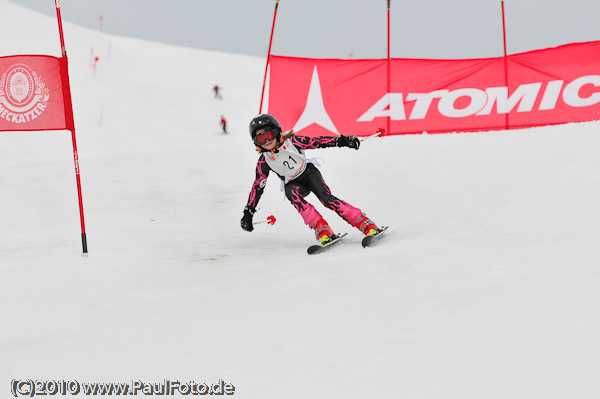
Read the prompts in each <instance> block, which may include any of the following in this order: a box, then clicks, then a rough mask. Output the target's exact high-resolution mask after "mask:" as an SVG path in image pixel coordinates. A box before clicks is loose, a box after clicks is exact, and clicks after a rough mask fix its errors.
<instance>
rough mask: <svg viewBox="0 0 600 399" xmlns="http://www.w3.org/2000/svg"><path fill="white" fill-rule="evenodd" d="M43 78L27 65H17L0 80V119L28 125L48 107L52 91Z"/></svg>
mask: <svg viewBox="0 0 600 399" xmlns="http://www.w3.org/2000/svg"><path fill="white" fill-rule="evenodd" d="M45 86H46V85H45V84H44V83H43V82H42V78H41V77H40V76H38V74H37V73H36V72H35V71H34V70H32V69H31V68H30V67H29V66H27V65H25V64H15V65H13V66H11V67H10V68H8V69H7V70H6V72H4V73H3V74H2V77H1V78H0V118H2V119H4V120H6V121H7V122H12V123H27V122H31V121H32V120H34V119H36V118H37V117H38V116H40V115H41V114H42V113H43V112H44V111H45V110H46V108H47V107H48V99H49V98H50V91H49V90H48V89H47V88H46V87H45Z"/></svg>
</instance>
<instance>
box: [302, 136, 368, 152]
mask: <svg viewBox="0 0 600 399" xmlns="http://www.w3.org/2000/svg"><path fill="white" fill-rule="evenodd" d="M291 140H292V143H293V144H294V145H295V146H296V147H298V148H299V149H301V150H312V149H315V148H326V147H350V148H355V149H357V150H358V147H360V140H359V139H358V137H356V136H338V137H327V136H318V137H308V136H292V138H291Z"/></svg>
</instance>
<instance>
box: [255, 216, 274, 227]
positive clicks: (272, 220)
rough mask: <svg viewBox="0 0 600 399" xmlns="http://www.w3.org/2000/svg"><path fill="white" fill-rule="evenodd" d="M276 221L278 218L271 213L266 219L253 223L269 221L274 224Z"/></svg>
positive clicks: (268, 222)
mask: <svg viewBox="0 0 600 399" xmlns="http://www.w3.org/2000/svg"><path fill="white" fill-rule="evenodd" d="M276 221H277V219H275V216H273V215H270V216H269V217H268V218H267V219H266V220H259V221H258V222H254V223H252V224H262V223H267V224H270V225H274V224H275V222H276Z"/></svg>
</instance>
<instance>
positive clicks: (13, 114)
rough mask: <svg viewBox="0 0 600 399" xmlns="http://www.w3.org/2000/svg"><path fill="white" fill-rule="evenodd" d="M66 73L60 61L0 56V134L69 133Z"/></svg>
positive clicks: (44, 58) (47, 57) (61, 60)
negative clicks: (25, 131)
mask: <svg viewBox="0 0 600 399" xmlns="http://www.w3.org/2000/svg"><path fill="white" fill-rule="evenodd" d="M66 70H67V68H66V59H64V58H56V57H51V56H45V55H16V56H9V57H0V131H21V130H63V129H68V130H73V129H74V127H73V118H72V114H71V111H70V110H68V111H67V112H65V108H68V104H67V107H65V99H68V98H69V91H68V90H67V92H66V93H67V94H66V95H64V94H63V93H64V92H63V89H64V88H65V86H66V87H68V76H66V74H67V72H66ZM63 79H65V80H63ZM63 81H66V84H65V85H63Z"/></svg>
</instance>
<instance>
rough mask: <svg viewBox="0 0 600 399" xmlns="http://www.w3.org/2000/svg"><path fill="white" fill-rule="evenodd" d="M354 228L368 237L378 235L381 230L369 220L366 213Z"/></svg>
mask: <svg viewBox="0 0 600 399" xmlns="http://www.w3.org/2000/svg"><path fill="white" fill-rule="evenodd" d="M354 227H356V228H357V229H359V230H360V231H362V232H363V234H364V235H366V236H372V235H374V234H377V232H378V231H379V228H378V227H377V225H376V224H375V223H373V221H372V220H371V219H369V218H368V217H367V216H366V215H365V214H364V213H363V214H362V215H361V216H360V217H359V218H358V220H357V221H356V223H355V224H354Z"/></svg>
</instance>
